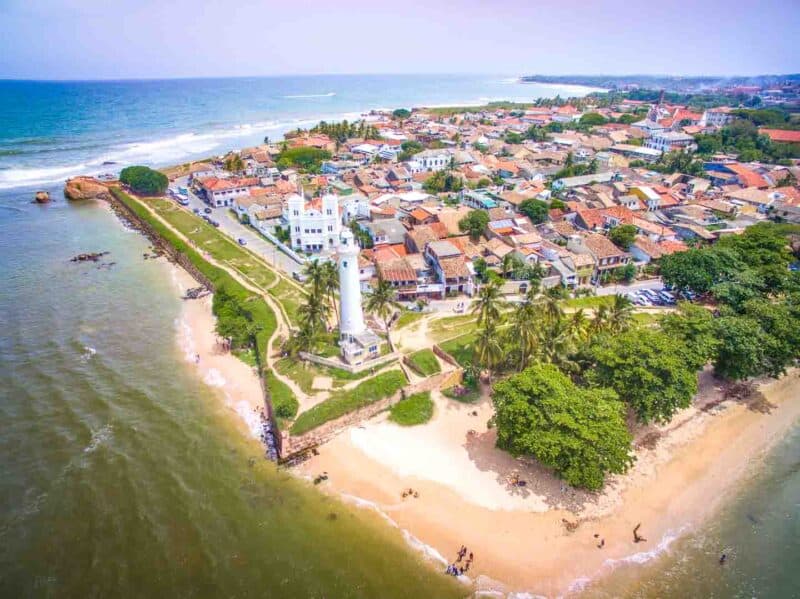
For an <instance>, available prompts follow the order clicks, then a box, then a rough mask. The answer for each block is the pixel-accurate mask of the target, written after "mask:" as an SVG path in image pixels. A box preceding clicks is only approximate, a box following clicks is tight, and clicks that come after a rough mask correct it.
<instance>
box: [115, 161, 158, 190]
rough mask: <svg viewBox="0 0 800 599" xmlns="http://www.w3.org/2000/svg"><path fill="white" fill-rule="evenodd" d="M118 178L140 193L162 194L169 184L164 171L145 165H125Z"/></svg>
mask: <svg viewBox="0 0 800 599" xmlns="http://www.w3.org/2000/svg"><path fill="white" fill-rule="evenodd" d="M119 180H120V182H122V183H124V184H125V185H127V186H128V187H130V188H131V189H132V190H133V191H135V192H136V193H138V194H141V195H162V194H163V193H164V192H165V191H167V185H169V180H168V179H167V176H166V175H165V174H164V173H159V172H158V171H154V170H153V169H151V168H149V167H147V166H128V167H125V168H124V169H122V172H120V174H119Z"/></svg>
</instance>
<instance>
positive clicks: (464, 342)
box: [439, 331, 477, 368]
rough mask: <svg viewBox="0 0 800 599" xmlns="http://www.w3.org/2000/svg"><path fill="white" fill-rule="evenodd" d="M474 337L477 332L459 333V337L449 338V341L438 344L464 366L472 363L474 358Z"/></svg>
mask: <svg viewBox="0 0 800 599" xmlns="http://www.w3.org/2000/svg"><path fill="white" fill-rule="evenodd" d="M476 338H477V333H476V332H475V331H472V332H470V333H467V334H465V335H460V336H459V337H456V338H454V339H450V340H449V341H445V342H444V343H441V344H439V347H441V348H442V349H443V350H444V351H446V352H447V353H448V354H450V355H451V356H453V358H454V359H455V361H456V362H458V363H459V364H460V365H461V366H462V367H463V368H466V367H467V366H469V365H470V364H472V361H473V359H474V351H473V346H474V345H475V339H476Z"/></svg>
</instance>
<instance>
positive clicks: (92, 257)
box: [69, 252, 108, 262]
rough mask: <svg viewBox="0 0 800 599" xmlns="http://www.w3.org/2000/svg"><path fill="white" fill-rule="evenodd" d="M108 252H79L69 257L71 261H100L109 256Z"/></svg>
mask: <svg viewBox="0 0 800 599" xmlns="http://www.w3.org/2000/svg"><path fill="white" fill-rule="evenodd" d="M107 255H108V252H89V253H86V254H78V255H77V256H73V257H72V258H70V259H69V261H70V262H98V261H99V260H100V258H102V257H103V256H107Z"/></svg>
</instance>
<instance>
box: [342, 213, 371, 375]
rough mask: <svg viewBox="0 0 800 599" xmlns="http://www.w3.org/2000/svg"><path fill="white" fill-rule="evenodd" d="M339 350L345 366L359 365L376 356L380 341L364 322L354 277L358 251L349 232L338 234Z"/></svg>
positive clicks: (358, 291) (358, 288) (357, 283)
mask: <svg viewBox="0 0 800 599" xmlns="http://www.w3.org/2000/svg"><path fill="white" fill-rule="evenodd" d="M337 252H338V254H339V296H340V298H339V310H340V318H339V347H340V348H341V350H342V357H343V358H344V360H345V362H347V363H348V364H360V363H362V362H364V361H365V360H368V359H370V358H375V357H377V355H378V346H379V344H380V338H379V337H378V336H377V335H376V334H375V333H373V332H372V331H371V330H370V329H369V328H367V325H366V324H365V323H364V312H363V310H362V309H361V282H360V280H359V276H358V255H359V252H360V248H359V247H358V243H357V242H356V240H355V238H354V237H353V233H352V232H351V231H350V230H349V229H344V230H343V231H342V232H341V234H340V235H339V247H338V249H337Z"/></svg>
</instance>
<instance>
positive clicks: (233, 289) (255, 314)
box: [111, 187, 298, 419]
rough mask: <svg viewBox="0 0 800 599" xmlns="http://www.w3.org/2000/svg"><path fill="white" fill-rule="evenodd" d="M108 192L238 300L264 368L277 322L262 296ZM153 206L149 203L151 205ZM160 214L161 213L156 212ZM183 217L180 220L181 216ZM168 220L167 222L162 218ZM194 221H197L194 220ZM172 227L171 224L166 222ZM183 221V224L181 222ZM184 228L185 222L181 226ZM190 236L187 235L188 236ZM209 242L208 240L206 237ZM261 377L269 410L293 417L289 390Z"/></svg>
mask: <svg viewBox="0 0 800 599" xmlns="http://www.w3.org/2000/svg"><path fill="white" fill-rule="evenodd" d="M111 193H112V194H114V197H115V198H116V199H117V200H119V201H120V202H121V203H122V204H124V205H125V206H126V207H128V208H129V209H130V210H131V211H132V212H133V213H134V214H136V215H137V216H138V217H139V218H141V219H142V220H143V221H145V222H146V223H148V224H149V225H150V226H151V227H152V228H153V230H154V231H155V232H156V233H157V234H158V235H159V236H160V237H161V238H162V239H164V241H166V242H167V243H169V244H170V245H171V246H172V247H174V248H175V250H176V251H178V252H179V253H181V254H184V255H185V256H186V257H187V258H188V260H189V261H190V262H191V263H192V264H193V265H194V266H195V268H197V270H199V271H200V272H201V273H202V274H203V275H205V276H206V278H208V280H209V281H211V283H212V285H214V287H215V288H216V289H220V288H224V289H225V291H227V292H228V294H230V295H231V296H233V297H234V298H235V299H236V301H238V302H239V303H240V304H241V305H242V306H244V307H245V309H246V310H247V311H248V312H249V313H250V315H251V316H252V319H253V321H254V322H256V323H258V325H259V328H258V330H257V331H256V333H255V344H256V348H255V349H256V352H257V358H258V363H259V364H261V365H262V369H263V365H264V364H266V363H267V344H268V342H269V339H270V337H272V335H273V333H274V332H275V329H276V328H277V326H278V321H277V318H276V316H275V313H274V312H273V311H272V309H271V308H270V307H269V305H267V302H266V301H264V298H263V297H261V296H260V295H259V294H257V293H254V292H252V291H250V290H249V289H247V288H246V287H244V286H243V285H242V284H241V283H239V282H238V281H237V280H236V279H234V278H233V277H232V276H231V275H230V274H229V273H228V272H226V271H225V270H224V269H222V268H219V267H217V266H215V265H213V264H211V263H210V262H208V261H207V260H206V259H205V258H203V256H201V255H200V254H199V253H198V252H197V251H196V250H195V249H194V248H192V247H191V246H189V245H188V244H187V243H186V242H185V241H183V239H181V238H180V237H178V236H177V235H176V234H175V233H174V232H173V231H172V230H171V229H169V228H168V227H166V226H165V225H164V223H162V222H161V221H160V220H158V219H157V218H155V217H153V215H152V214H151V213H150V212H149V211H148V210H147V208H145V207H144V205H143V204H142V202H141V201H140V200H137V199H135V198H133V197H131V196H130V195H128V194H127V193H125V192H124V191H122V190H121V189H118V188H114V187H112V188H111ZM152 202H159V203H160V204H162V205H163V203H164V202H167V200H162V199H156V200H153V201H152ZM151 205H152V203H151ZM159 214H160V212H159ZM184 214H185V215H186V216H190V217H191V215H189V214H188V213H186V212H185V211H184ZM181 218H182V217H181ZM165 220H167V219H165ZM193 220H195V221H197V220H199V219H193ZM169 222H170V224H172V221H169ZM181 222H183V221H181ZM200 224H201V225H206V223H205V222H203V221H200ZM173 226H175V228H176V229H178V230H180V231H181V232H183V230H182V228H181V227H178V226H176V225H174V224H173ZM184 226H186V225H185V223H184ZM206 227H208V228H209V229H211V232H210V233H213V234H215V235H218V236H219V235H222V234H221V233H219V232H218V231H217V230H216V229H214V227H211V226H210V225H206ZM197 234H198V235H200V234H202V235H208V234H209V232H208V231H202V232H198V233H197ZM187 237H189V235H187ZM207 239H210V238H207ZM231 245H233V247H234V249H236V250H240V251H241V248H239V247H238V246H236V245H235V244H231ZM219 247H220V248H226V249H223V250H217V251H229V250H228V249H227V246H225V245H223V244H219ZM207 251H208V252H209V254H210V255H212V256H214V258H215V259H219V258H218V257H217V256H216V255H215V251H211V250H207ZM220 262H225V260H220ZM273 276H274V275H273ZM261 374H262V376H264V379H265V382H266V386H267V388H268V389H269V392H270V396H271V399H272V407H273V410H274V411H275V414H276V416H279V417H280V418H284V419H286V418H292V417H294V415H295V414H296V413H297V409H298V403H297V398H295V397H294V394H293V393H292V392H291V390H290V389H289V388H288V387H287V386H286V385H284V384H283V383H281V382H280V381H279V380H278V379H276V378H275V377H274V376H267V373H266V372H264V371H263V370H262V373H261Z"/></svg>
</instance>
